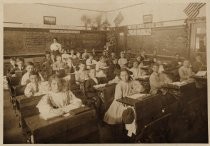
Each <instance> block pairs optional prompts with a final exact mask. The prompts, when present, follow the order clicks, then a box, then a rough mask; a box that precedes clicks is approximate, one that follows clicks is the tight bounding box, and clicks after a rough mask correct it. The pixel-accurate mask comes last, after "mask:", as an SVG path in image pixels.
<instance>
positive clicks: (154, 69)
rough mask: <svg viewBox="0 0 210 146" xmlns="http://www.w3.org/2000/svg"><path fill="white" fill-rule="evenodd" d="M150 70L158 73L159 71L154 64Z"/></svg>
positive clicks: (157, 66)
mask: <svg viewBox="0 0 210 146" xmlns="http://www.w3.org/2000/svg"><path fill="white" fill-rule="evenodd" d="M152 70H153V72H156V73H158V71H159V65H158V64H157V63H154V64H153V65H152Z"/></svg>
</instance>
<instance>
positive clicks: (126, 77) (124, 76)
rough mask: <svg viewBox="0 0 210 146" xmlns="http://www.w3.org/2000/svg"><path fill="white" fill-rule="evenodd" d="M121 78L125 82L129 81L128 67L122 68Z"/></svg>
mask: <svg viewBox="0 0 210 146" xmlns="http://www.w3.org/2000/svg"><path fill="white" fill-rule="evenodd" d="M120 78H121V80H122V81H124V82H128V81H129V73H128V71H127V70H126V69H122V70H121V71H120Z"/></svg>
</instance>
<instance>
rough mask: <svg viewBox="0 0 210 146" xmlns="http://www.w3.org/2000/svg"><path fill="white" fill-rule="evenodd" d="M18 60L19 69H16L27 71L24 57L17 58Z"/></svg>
mask: <svg viewBox="0 0 210 146" xmlns="http://www.w3.org/2000/svg"><path fill="white" fill-rule="evenodd" d="M16 62H17V69H16V71H22V72H25V71H26V70H25V62H24V59H23V58H17V60H16Z"/></svg>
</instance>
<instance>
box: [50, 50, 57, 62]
mask: <svg viewBox="0 0 210 146" xmlns="http://www.w3.org/2000/svg"><path fill="white" fill-rule="evenodd" d="M50 54H51V55H50V57H51V60H52V63H54V62H55V61H56V60H55V54H54V53H52V52H51V53H50Z"/></svg>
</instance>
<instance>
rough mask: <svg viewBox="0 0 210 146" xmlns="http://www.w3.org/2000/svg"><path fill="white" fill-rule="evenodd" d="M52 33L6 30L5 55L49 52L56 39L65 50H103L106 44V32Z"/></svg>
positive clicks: (47, 30)
mask: <svg viewBox="0 0 210 146" xmlns="http://www.w3.org/2000/svg"><path fill="white" fill-rule="evenodd" d="M65 31H66V32H68V31H69V30H63V31H62V32H60V33H59V31H58V32H56V31H55V32H52V31H51V30H50V29H34V28H4V55H5V56H13V55H33V54H34V55H35V54H43V53H45V51H46V50H49V48H50V45H51V43H52V40H53V38H54V37H56V38H58V42H59V43H60V44H61V45H62V48H64V49H67V50H68V49H75V50H77V51H81V52H82V51H83V50H84V49H88V50H92V48H95V50H96V51H97V50H102V49H103V47H104V45H105V43H106V34H105V32H99V31H95V32H92V31H76V32H77V33H74V31H72V32H73V33H71V32H70V33H66V32H65Z"/></svg>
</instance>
